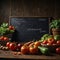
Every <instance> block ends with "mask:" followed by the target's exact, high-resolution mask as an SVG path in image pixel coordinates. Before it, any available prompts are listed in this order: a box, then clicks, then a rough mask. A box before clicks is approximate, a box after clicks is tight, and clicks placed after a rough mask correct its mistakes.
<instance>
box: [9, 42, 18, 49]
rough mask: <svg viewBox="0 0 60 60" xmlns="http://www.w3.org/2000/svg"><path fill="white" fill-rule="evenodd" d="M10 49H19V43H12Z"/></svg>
mask: <svg viewBox="0 0 60 60" xmlns="http://www.w3.org/2000/svg"><path fill="white" fill-rule="evenodd" d="M9 49H10V50H16V49H17V45H16V44H15V43H10V45H9Z"/></svg>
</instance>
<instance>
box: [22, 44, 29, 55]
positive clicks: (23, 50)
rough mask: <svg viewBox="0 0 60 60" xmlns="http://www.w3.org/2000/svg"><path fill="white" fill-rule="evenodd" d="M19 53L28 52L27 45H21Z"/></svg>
mask: <svg viewBox="0 0 60 60" xmlns="http://www.w3.org/2000/svg"><path fill="white" fill-rule="evenodd" d="M21 53H22V54H28V53H29V47H28V46H25V45H23V46H22V47H21Z"/></svg>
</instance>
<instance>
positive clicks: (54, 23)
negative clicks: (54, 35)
mask: <svg viewBox="0 0 60 60" xmlns="http://www.w3.org/2000/svg"><path fill="white" fill-rule="evenodd" d="M49 25H50V28H60V19H59V20H52V22H51V23H50V24H49Z"/></svg>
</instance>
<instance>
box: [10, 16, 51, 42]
mask: <svg viewBox="0 0 60 60" xmlns="http://www.w3.org/2000/svg"><path fill="white" fill-rule="evenodd" d="M49 21H50V19H49V18H48V17H10V20H9V23H10V25H13V26H14V27H15V29H16V30H15V32H14V33H13V36H12V41H17V42H27V41H31V40H39V39H40V38H41V37H42V36H43V34H47V33H48V34H49Z"/></svg>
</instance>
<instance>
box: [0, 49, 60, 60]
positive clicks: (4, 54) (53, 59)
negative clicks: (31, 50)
mask: <svg viewBox="0 0 60 60" xmlns="http://www.w3.org/2000/svg"><path fill="white" fill-rule="evenodd" d="M0 58H5V59H37V60H40V59H41V60H60V55H57V54H52V56H45V55H14V54H12V51H4V50H0Z"/></svg>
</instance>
